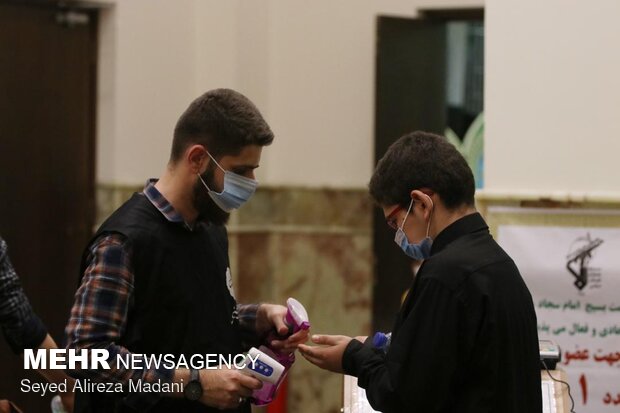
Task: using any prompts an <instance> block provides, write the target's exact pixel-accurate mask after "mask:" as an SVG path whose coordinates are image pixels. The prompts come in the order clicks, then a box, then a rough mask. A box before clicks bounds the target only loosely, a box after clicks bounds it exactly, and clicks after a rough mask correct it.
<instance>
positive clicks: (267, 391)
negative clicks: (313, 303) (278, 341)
mask: <svg viewBox="0 0 620 413" xmlns="http://www.w3.org/2000/svg"><path fill="white" fill-rule="evenodd" d="M286 307H287V308H288V311H287V313H286V318H285V323H286V325H287V326H288V328H289V331H288V335H289V336H290V335H292V334H295V333H296V332H298V331H299V330H308V329H309V328H310V320H309V319H308V313H307V312H306V309H305V308H304V306H303V305H301V303H300V302H299V301H297V300H296V299H294V298H289V299H288V300H286ZM274 338H277V337H276V336H271V337H269V339H268V340H267V342H271V340H273V339H274ZM259 350H261V351H262V352H264V353H265V354H267V355H268V356H270V357H272V358H273V359H274V360H276V361H278V362H279V363H280V364H282V365H283V366H284V373H282V376H280V379H279V380H278V382H277V383H275V384H272V383H268V382H263V387H262V388H260V389H258V390H255V391H254V393H252V399H253V401H252V403H253V404H255V405H257V406H264V405H266V404H269V403H271V402H272V401H273V399H274V398H275V396H276V393H277V391H278V388H279V387H280V384H282V382H283V381H284V379H285V378H286V375H287V373H288V370H289V369H290V368H291V366H292V365H293V363H294V362H295V354H294V353H281V352H279V351H276V350H274V349H272V348H270V347H269V346H260V347H259Z"/></svg>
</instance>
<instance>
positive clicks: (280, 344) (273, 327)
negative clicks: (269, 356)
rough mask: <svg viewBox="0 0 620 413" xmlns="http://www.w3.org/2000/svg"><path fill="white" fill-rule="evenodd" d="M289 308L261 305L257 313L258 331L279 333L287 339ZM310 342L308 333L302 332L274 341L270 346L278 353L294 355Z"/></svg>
mask: <svg viewBox="0 0 620 413" xmlns="http://www.w3.org/2000/svg"><path fill="white" fill-rule="evenodd" d="M286 312H287V308H286V307H284V306H282V305H275V304H261V305H260V307H258V311H257V313H256V331H257V332H258V333H259V334H260V333H263V334H264V333H268V332H269V331H275V332H277V335H279V336H282V337H285V336H286V335H287V334H288V327H287V325H286V324H285V323H284V320H285V317H286ZM306 341H308V331H307V330H300V331H298V332H296V333H295V334H293V335H291V336H290V337H286V338H285V339H282V340H278V339H272V340H271V341H270V342H269V343H268V344H269V345H270V346H271V348H273V349H274V350H277V351H282V352H287V353H292V352H293V351H295V350H296V349H297V346H299V345H300V344H302V343H305V342H306Z"/></svg>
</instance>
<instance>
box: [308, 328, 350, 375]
mask: <svg viewBox="0 0 620 413" xmlns="http://www.w3.org/2000/svg"><path fill="white" fill-rule="evenodd" d="M351 340H353V339H352V338H351V337H347V336H329V335H317V334H315V335H313V336H312V342H313V343H316V344H322V345H323V347H318V346H315V347H310V346H306V345H305V344H300V345H299V352H300V353H301V355H302V356H304V358H305V359H306V360H308V361H309V362H310V363H312V364H314V365H315V366H318V367H320V368H322V369H325V370H329V371H333V372H334V373H342V353H344V349H345V348H346V347H347V345H348V344H349V342H350V341H351Z"/></svg>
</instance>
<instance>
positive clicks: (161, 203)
mask: <svg viewBox="0 0 620 413" xmlns="http://www.w3.org/2000/svg"><path fill="white" fill-rule="evenodd" d="M156 183H157V179H153V178H151V179H149V180H148V181H146V185H145V186H144V189H143V190H142V193H143V194H144V195H145V196H146V197H147V198H148V200H149V201H151V204H153V206H154V207H155V208H157V209H158V210H159V212H161V214H162V215H163V216H164V217H165V218H166V219H167V220H168V221H170V222H174V223H177V224H182V225H183V226H184V227H185V228H187V229H189V230H190V231H192V230H193V226H192V225H189V224H188V223H187V222H185V220H184V219H183V216H181V214H180V213H179V212H178V211H177V210H176V209H174V207H173V206H172V204H171V203H170V202H169V201H168V200H167V199H166V198H165V197H164V196H163V195H162V193H161V192H159V190H158V189H157V188H155V184H156Z"/></svg>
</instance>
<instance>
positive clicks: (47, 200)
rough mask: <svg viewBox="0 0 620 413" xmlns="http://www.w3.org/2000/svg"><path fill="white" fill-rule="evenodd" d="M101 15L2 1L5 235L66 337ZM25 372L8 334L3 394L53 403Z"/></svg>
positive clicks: (90, 167)
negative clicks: (32, 390) (25, 388)
mask: <svg viewBox="0 0 620 413" xmlns="http://www.w3.org/2000/svg"><path fill="white" fill-rule="evenodd" d="M96 17H97V15H96V12H93V11H89V12H85V11H80V10H73V11H67V10H64V11H63V10H59V9H57V8H56V7H55V6H53V5H48V3H46V2H23V1H22V2H7V1H1V2H0V235H2V237H4V238H5V239H6V241H7V243H8V244H9V252H10V257H11V260H12V261H13V264H14V266H15V268H16V270H17V273H18V274H19V276H20V277H21V280H22V284H23V287H24V290H25V291H26V293H27V295H28V297H29V299H30V302H31V304H32V306H33V307H34V310H35V311H36V313H37V314H38V315H39V316H40V318H41V319H42V320H43V321H44V323H45V324H46V326H47V328H48V330H49V332H50V334H51V335H52V336H53V337H54V339H56V341H57V342H59V344H60V342H61V341H63V331H64V327H65V324H66V322H67V320H68V315H69V309H70V306H71V303H72V301H73V295H74V293H75V289H76V284H77V279H78V268H79V261H80V255H81V251H82V248H84V245H85V244H86V242H87V241H88V239H89V238H90V236H91V233H92V226H93V222H94V212H95V207H94V171H95V169H94V159H95V158H94V147H95V140H94V127H95V106H94V105H95V85H96V77H95V76H96V73H95V68H96V44H97V43H96V42H97V36H96ZM24 378H30V379H36V380H38V381H40V378H39V377H38V376H37V375H36V374H33V373H32V372H25V371H24V370H23V369H22V362H21V359H20V358H19V357H17V356H15V355H13V354H11V352H10V350H9V348H8V346H6V344H5V343H4V340H0V398H10V399H12V400H14V401H15V402H17V403H18V404H19V405H21V406H22V407H23V408H24V410H25V411H26V412H46V411H50V410H49V401H50V398H49V397H45V398H42V397H40V396H38V395H28V394H24V393H22V392H21V391H20V390H19V385H20V381H21V380H22V379H24Z"/></svg>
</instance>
